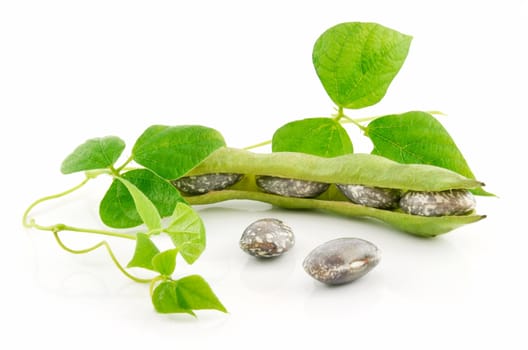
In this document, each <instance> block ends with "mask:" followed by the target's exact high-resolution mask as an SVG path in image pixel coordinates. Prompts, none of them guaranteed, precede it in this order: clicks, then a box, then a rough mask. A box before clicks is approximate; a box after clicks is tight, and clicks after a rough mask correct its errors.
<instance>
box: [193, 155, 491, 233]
mask: <svg viewBox="0 0 528 350" xmlns="http://www.w3.org/2000/svg"><path fill="white" fill-rule="evenodd" d="M217 172H232V173H240V174H244V179H243V180H242V181H241V182H239V183H238V184H236V185H234V186H233V187H231V188H229V189H226V190H222V191H213V192H210V193H207V194H204V195H199V196H193V197H185V198H186V200H187V201H188V202H189V203H190V204H193V205H194V204H196V205H198V204H209V203H215V202H221V201H226V200H232V199H249V200H256V201H261V202H266V203H270V204H272V205H276V206H279V207H283V208H289V209H321V210H325V211H329V212H333V213H337V214H341V215H346V216H359V217H371V218H374V219H378V220H381V221H383V222H385V223H388V224H390V225H392V226H394V227H396V228H398V229H399V230H402V231H405V232H408V233H411V234H415V235H419V236H425V237H433V236H436V235H438V234H442V233H446V232H449V231H451V230H453V229H455V228H457V227H459V226H462V225H465V224H469V223H472V222H476V221H479V220H481V219H483V218H485V216H484V215H477V214H475V213H469V214H467V215H461V216H442V217H425V216H418V215H411V214H406V213H403V212H401V211H399V210H394V211H389V210H383V209H376V208H371V207H366V206H362V205H358V204H354V203H351V202H349V201H348V200H347V199H346V197H344V195H343V194H342V193H340V191H338V190H337V188H336V187H335V185H332V186H331V187H330V189H329V190H328V191H326V192H325V193H323V194H322V195H321V196H319V197H316V198H293V197H283V196H279V195H274V194H268V193H264V192H262V191H261V190H259V189H258V187H257V186H256V184H255V176H257V175H269V176H279V177H284V178H294V179H300V180H308V181H318V182H325V183H330V184H336V183H341V184H347V183H350V184H362V185H365V186H375V187H383V188H394V189H400V190H403V191H408V190H411V191H444V190H449V189H471V188H477V187H480V186H483V183H481V182H479V181H477V180H474V179H469V178H466V177H464V176H462V175H459V174H457V173H455V172H452V171H450V170H447V169H444V168H440V167H436V166H431V165H421V164H400V163H396V162H394V161H391V160H389V159H386V158H383V157H380V156H376V155H371V154H361V153H356V154H349V155H344V156H339V157H334V158H323V157H317V156H313V155H309V154H304V153H293V152H277V153H268V154H264V153H261V154H259V153H253V152H248V151H244V150H240V149H234V148H221V149H219V150H217V151H215V152H214V153H213V154H211V155H210V156H209V157H208V158H207V159H205V160H204V161H203V162H202V163H200V164H199V165H198V166H197V167H195V168H194V169H193V170H191V171H190V172H189V173H188V174H186V176H190V175H201V174H208V173H217Z"/></svg>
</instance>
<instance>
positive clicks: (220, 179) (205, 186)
mask: <svg viewBox="0 0 528 350" xmlns="http://www.w3.org/2000/svg"><path fill="white" fill-rule="evenodd" d="M240 179H242V174H232V173H212V174H204V175H196V176H185V177H182V178H179V179H177V180H174V181H172V184H173V185H174V186H176V188H178V189H179V190H180V191H182V192H184V193H186V194H190V195H199V194H204V193H207V192H210V191H220V190H223V189H226V188H227V187H230V186H232V185H234V184H235V183H237V182H238V181H240Z"/></svg>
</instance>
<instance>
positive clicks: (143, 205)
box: [117, 177, 161, 230]
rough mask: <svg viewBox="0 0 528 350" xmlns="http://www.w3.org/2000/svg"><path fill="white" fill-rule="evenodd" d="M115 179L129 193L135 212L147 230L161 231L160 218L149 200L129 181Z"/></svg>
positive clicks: (119, 178)
mask: <svg viewBox="0 0 528 350" xmlns="http://www.w3.org/2000/svg"><path fill="white" fill-rule="evenodd" d="M117 179H118V180H119V181H121V183H122V184H123V185H125V187H126V188H127V190H128V192H130V195H131V196H132V199H133V200H134V204H135V206H136V210H137V212H138V214H139V216H140V217H141V220H142V221H143V222H144V223H145V225H146V226H147V228H148V229H149V230H159V229H161V217H160V214H159V212H158V209H157V208H156V206H155V205H154V203H152V202H151V201H150V199H148V197H147V196H145V194H144V193H143V192H141V190H139V189H138V188H137V187H136V186H135V185H134V184H133V183H131V182H130V181H128V180H126V179H124V178H122V177H118V178H117Z"/></svg>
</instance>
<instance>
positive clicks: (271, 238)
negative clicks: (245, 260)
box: [240, 218, 295, 258]
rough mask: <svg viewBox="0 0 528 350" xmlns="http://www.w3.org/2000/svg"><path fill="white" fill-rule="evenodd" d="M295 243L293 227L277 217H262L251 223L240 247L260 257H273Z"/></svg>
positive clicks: (245, 231) (241, 239) (241, 240)
mask: <svg viewBox="0 0 528 350" xmlns="http://www.w3.org/2000/svg"><path fill="white" fill-rule="evenodd" d="M294 244H295V237H294V235H293V231H292V229H291V228H290V227H289V226H287V225H285V224H284V223H283V222H282V221H280V220H277V219H270V218H266V219H261V220H257V221H255V222H253V223H252V224H251V225H249V226H248V227H247V228H246V229H245V230H244V233H243V234H242V237H241V238H240V248H242V250H243V251H245V252H246V253H248V254H250V255H253V256H256V257H259V258H272V257H275V256H279V255H282V254H283V253H285V252H287V251H288V250H289V249H290V248H292V247H293V245H294Z"/></svg>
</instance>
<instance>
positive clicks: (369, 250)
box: [303, 238, 380, 285]
mask: <svg viewBox="0 0 528 350" xmlns="http://www.w3.org/2000/svg"><path fill="white" fill-rule="evenodd" d="M379 260H380V252H379V250H378V248H377V247H376V246H375V245H374V244H372V243H370V242H369V241H366V240H363V239H360V238H338V239H334V240H331V241H328V242H326V243H323V244H321V245H320V246H318V247H317V248H315V249H314V250H312V251H311V252H310V254H308V256H307V257H306V258H305V259H304V262H303V268H304V270H305V271H306V272H307V273H308V274H309V275H310V276H312V277H313V278H315V279H316V280H318V281H320V282H323V283H326V284H331V285H337V284H343V283H348V282H351V281H354V280H356V279H358V278H360V277H362V276H363V275H365V274H366V273H367V272H369V271H370V270H372V268H374V267H375V266H376V265H377V264H378V262H379Z"/></svg>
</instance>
